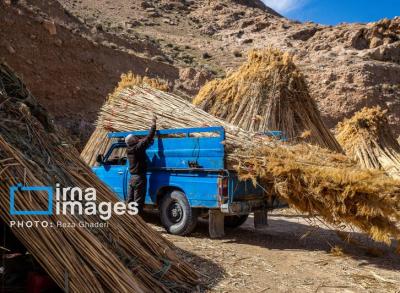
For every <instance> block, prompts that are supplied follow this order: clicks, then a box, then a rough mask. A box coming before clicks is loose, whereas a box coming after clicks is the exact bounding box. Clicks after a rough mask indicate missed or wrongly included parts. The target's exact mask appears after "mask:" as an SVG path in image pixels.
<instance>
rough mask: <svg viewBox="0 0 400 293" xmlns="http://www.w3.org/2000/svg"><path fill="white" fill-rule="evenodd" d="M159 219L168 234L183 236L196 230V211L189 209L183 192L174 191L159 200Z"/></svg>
mask: <svg viewBox="0 0 400 293" xmlns="http://www.w3.org/2000/svg"><path fill="white" fill-rule="evenodd" d="M160 218H161V223H162V224H163V226H164V227H165V229H166V230H167V232H168V233H170V234H173V235H181V236H183V235H187V234H189V233H191V232H192V231H193V230H194V229H195V228H196V225H197V218H198V210H197V209H192V208H191V207H190V204H189V202H188V200H187V198H186V196H185V194H184V193H183V192H181V191H178V190H174V191H171V192H169V193H167V194H165V195H164V196H163V198H162V199H161V203H160Z"/></svg>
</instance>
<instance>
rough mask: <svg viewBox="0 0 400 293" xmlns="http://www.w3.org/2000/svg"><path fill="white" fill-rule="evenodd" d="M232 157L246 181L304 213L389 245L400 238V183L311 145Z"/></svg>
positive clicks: (238, 153)
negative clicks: (361, 232) (253, 183)
mask: <svg viewBox="0 0 400 293" xmlns="http://www.w3.org/2000/svg"><path fill="white" fill-rule="evenodd" d="M230 159H231V161H232V164H234V169H235V170H236V171H237V172H238V174H239V175H240V177H241V178H242V179H252V180H253V181H254V182H258V184H261V185H262V186H264V187H266V188H269V190H273V191H274V192H276V194H278V195H279V196H280V197H281V198H283V199H284V200H285V201H286V202H287V203H288V204H289V205H290V206H292V207H294V208H295V209H297V210H299V211H301V212H306V213H309V214H310V215H311V216H316V217H320V218H322V219H323V220H325V221H326V222H327V223H330V224H333V225H334V226H335V227H338V228H340V229H344V228H346V226H343V225H342V224H345V225H347V228H354V227H355V228H357V229H358V230H360V231H363V232H365V233H367V234H368V235H369V236H370V237H371V238H372V239H373V240H375V241H379V242H384V243H386V244H388V245H390V244H391V241H392V238H394V239H395V240H400V229H399V226H398V221H399V220H400V212H399V211H400V202H399V200H400V181H398V180H394V179H392V178H390V177H388V176H386V175H385V174H384V173H383V172H380V171H377V170H375V171H374V170H367V169H359V168H357V166H355V163H354V162H353V161H352V160H351V159H349V158H348V157H346V156H344V155H341V154H337V153H332V152H330V151H328V150H326V149H322V148H320V147H317V146H311V145H305V144H298V145H294V146H290V147H271V146H265V145H263V146H258V147H255V148H254V149H252V150H237V151H236V152H234V153H233V154H232V155H231V156H230ZM399 248H400V246H398V249H397V250H398V252H399V253H400V250H399Z"/></svg>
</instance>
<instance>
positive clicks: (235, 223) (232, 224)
mask: <svg viewBox="0 0 400 293" xmlns="http://www.w3.org/2000/svg"><path fill="white" fill-rule="evenodd" d="M248 217H249V215H241V216H225V219H224V221H225V227H227V228H237V227H239V226H241V225H243V224H244V222H246V220H247V218H248Z"/></svg>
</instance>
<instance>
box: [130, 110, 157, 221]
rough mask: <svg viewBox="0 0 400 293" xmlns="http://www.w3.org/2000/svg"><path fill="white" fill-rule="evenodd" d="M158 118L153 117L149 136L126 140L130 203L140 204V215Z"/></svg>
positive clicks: (132, 137) (133, 137) (131, 137)
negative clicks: (149, 151)
mask: <svg viewBox="0 0 400 293" xmlns="http://www.w3.org/2000/svg"><path fill="white" fill-rule="evenodd" d="M156 122H157V117H156V116H154V117H153V125H152V126H151V128H150V131H149V134H148V135H147V136H146V137H144V138H141V139H140V138H138V137H136V136H134V135H132V134H129V135H128V136H127V137H126V138H125V143H126V145H127V149H128V160H129V172H130V173H131V180H130V182H129V186H130V191H129V197H128V202H132V201H135V202H137V204H138V210H139V215H141V214H142V213H143V208H144V200H145V198H146V190H147V178H146V173H147V162H146V149H147V148H148V147H149V146H150V145H151V143H152V142H153V139H154V135H155V134H156Z"/></svg>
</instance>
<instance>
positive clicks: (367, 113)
mask: <svg viewBox="0 0 400 293" xmlns="http://www.w3.org/2000/svg"><path fill="white" fill-rule="evenodd" d="M386 113H387V111H386V110H382V109H381V108H380V107H379V106H377V107H373V108H363V109H362V110H361V111H359V112H357V113H355V114H354V116H353V117H351V118H350V119H345V120H344V121H343V122H341V123H339V124H338V126H337V135H336V138H337V140H338V141H339V143H340V144H341V145H342V147H343V149H344V150H345V152H346V154H347V155H348V156H350V157H352V158H354V159H355V160H356V161H358V162H359V164H360V166H362V167H364V168H368V169H380V170H383V171H385V172H386V173H387V174H388V175H389V176H392V177H395V178H400V144H399V143H398V141H396V138H395V137H394V135H393V133H392V131H391V130H390V126H389V122H388V119H387V117H386Z"/></svg>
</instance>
